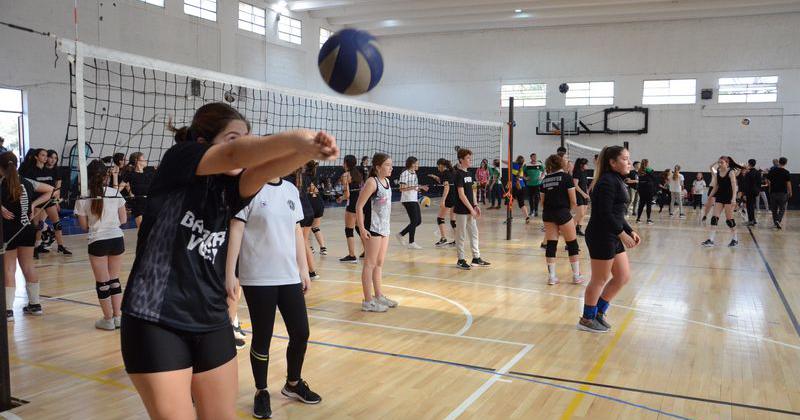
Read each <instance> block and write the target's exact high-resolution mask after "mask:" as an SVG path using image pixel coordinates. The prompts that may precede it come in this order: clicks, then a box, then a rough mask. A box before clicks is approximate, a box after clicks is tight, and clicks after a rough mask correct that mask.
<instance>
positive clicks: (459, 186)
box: [453, 149, 489, 270]
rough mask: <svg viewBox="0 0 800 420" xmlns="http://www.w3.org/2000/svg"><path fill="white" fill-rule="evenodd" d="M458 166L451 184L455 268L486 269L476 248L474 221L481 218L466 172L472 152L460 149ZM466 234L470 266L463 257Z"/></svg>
mask: <svg viewBox="0 0 800 420" xmlns="http://www.w3.org/2000/svg"><path fill="white" fill-rule="evenodd" d="M458 164H459V165H458V168H456V169H455V171H454V176H453V178H454V180H453V184H454V185H455V187H456V196H455V203H454V206H453V212H454V213H455V214H456V249H457V250H458V262H456V266H457V267H458V268H460V269H462V270H469V269H470V268H471V266H477V267H486V266H488V265H489V263H488V262H486V261H484V260H482V259H481V250H480V248H479V247H478V224H477V222H476V219H477V218H478V217H480V216H481V209H480V207H478V206H476V205H475V204H474V203H475V200H474V198H473V192H472V184H473V182H474V181H473V179H472V175H471V174H470V173H469V171H468V170H469V167H470V166H471V165H472V151H470V150H469V149H460V150H459V151H458ZM467 232H469V235H470V245H471V246H472V264H471V265H470V264H467V261H466V259H465V256H464V242H465V241H466V240H467Z"/></svg>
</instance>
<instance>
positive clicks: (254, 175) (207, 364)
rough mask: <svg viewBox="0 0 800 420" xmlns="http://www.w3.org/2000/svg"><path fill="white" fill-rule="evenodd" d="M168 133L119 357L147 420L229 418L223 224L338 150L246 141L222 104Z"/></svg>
mask: <svg viewBox="0 0 800 420" xmlns="http://www.w3.org/2000/svg"><path fill="white" fill-rule="evenodd" d="M170 128H171V129H172V130H174V132H175V140H176V142H177V144H176V145H174V146H172V147H171V148H170V149H169V150H167V151H166V152H165V153H164V155H163V157H162V159H161V164H160V165H159V167H158V169H157V171H156V174H155V177H154V179H153V183H152V185H151V186H150V191H149V193H148V204H147V208H146V210H145V214H144V217H143V220H142V227H141V229H140V230H139V240H138V243H137V249H136V259H135V260H134V263H133V267H132V269H131V272H130V277H129V278H128V283H127V286H126V289H125V293H124V297H123V301H122V312H123V316H122V330H121V340H122V343H121V348H122V358H123V360H124V362H125V369H126V371H127V372H128V375H129V376H130V378H131V381H132V382H133V384H134V386H135V387H136V390H137V391H138V392H139V395H140V396H141V398H142V401H143V402H144V405H145V407H146V408H147V412H148V414H149V415H150V417H151V418H154V419H188V418H201V419H223V420H232V419H235V418H236V396H237V390H238V381H237V371H238V369H237V364H236V359H235V356H236V350H235V348H234V339H233V331H232V329H231V327H230V319H229V316H228V311H227V305H226V296H227V295H228V294H230V293H233V292H234V291H235V288H236V284H235V282H232V281H231V282H227V281H226V278H225V262H226V253H227V231H228V225H229V222H230V220H231V218H232V217H233V216H234V215H235V214H236V212H237V211H238V210H239V209H241V208H242V207H244V205H245V203H246V201H247V198H248V197H252V196H253V195H255V194H256V193H257V192H258V190H259V189H260V188H261V187H262V186H263V185H264V183H265V182H266V181H267V180H268V179H273V178H275V177H278V176H282V175H285V174H287V173H289V172H291V171H292V170H294V169H295V168H297V167H299V166H301V165H302V164H303V163H304V162H307V161H308V160H309V159H333V158H335V157H336V156H337V155H338V153H339V150H338V148H337V146H336V141H335V139H334V138H333V137H331V136H330V135H328V134H326V133H324V132H315V131H311V130H293V131H288V132H285V133H280V134H275V135H270V136H264V137H261V136H251V135H249V132H250V127H249V124H248V123H247V121H246V120H245V118H244V116H242V114H240V113H239V112H238V111H236V110H235V109H234V108H232V107H231V106H229V105H227V104H223V103H210V104H206V105H204V106H202V107H201V108H200V109H198V110H197V112H196V113H195V115H194V118H193V119H192V123H191V125H190V126H189V127H183V128H180V129H174V128H173V127H172V125H171V124H170ZM240 168H247V169H246V170H242V169H240Z"/></svg>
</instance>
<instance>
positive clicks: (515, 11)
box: [514, 9, 522, 13]
mask: <svg viewBox="0 0 800 420" xmlns="http://www.w3.org/2000/svg"><path fill="white" fill-rule="evenodd" d="M514 13H522V9H514Z"/></svg>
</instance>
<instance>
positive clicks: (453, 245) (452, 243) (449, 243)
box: [447, 240, 456, 247]
mask: <svg viewBox="0 0 800 420" xmlns="http://www.w3.org/2000/svg"><path fill="white" fill-rule="evenodd" d="M447 246H449V247H455V246H456V241H455V240H453V241H450V242H448V243H447Z"/></svg>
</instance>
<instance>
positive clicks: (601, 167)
mask: <svg viewBox="0 0 800 420" xmlns="http://www.w3.org/2000/svg"><path fill="white" fill-rule="evenodd" d="M623 151H625V148H624V147H622V146H606V147H604V148H603V150H601V151H600V155H598V156H597V168H596V169H595V172H594V179H592V186H591V187H590V188H594V186H595V184H597V180H598V179H600V177H601V176H603V174H604V173H606V172H611V171H613V169H611V163H609V162H610V161H612V160H616V159H617V158H618V157H619V156H620V155H621V154H622V152H623Z"/></svg>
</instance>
